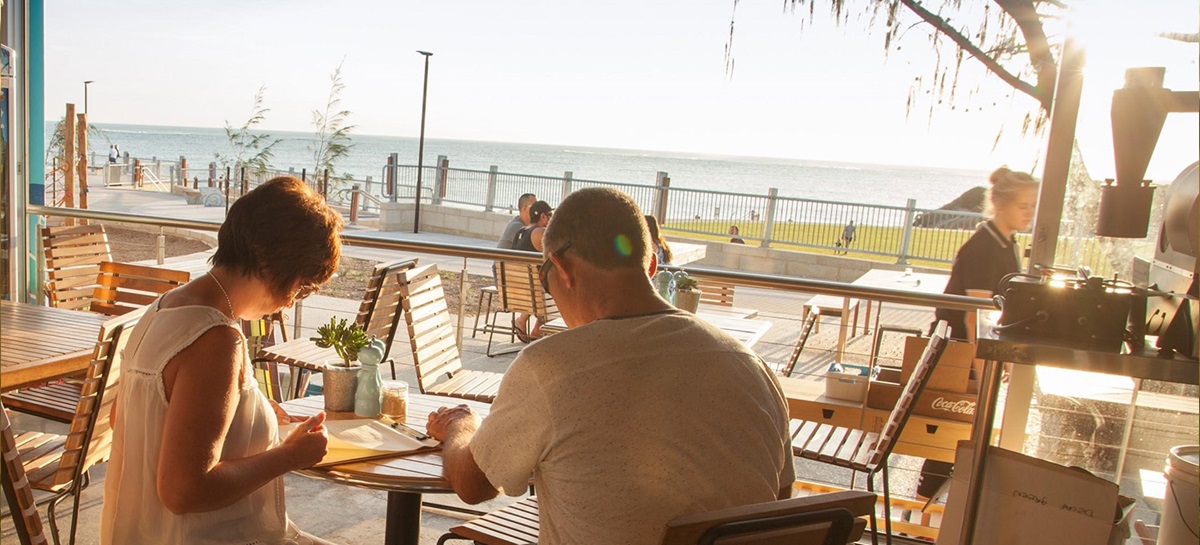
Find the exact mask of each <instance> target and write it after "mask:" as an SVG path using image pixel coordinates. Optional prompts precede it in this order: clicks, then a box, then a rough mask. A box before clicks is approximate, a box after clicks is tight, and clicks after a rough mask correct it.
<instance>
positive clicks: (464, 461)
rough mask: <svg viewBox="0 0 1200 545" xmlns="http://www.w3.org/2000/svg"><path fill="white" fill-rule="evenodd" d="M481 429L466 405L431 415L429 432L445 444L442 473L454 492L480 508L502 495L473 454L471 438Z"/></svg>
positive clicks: (448, 408) (445, 408)
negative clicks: (478, 504)
mask: <svg viewBox="0 0 1200 545" xmlns="http://www.w3.org/2000/svg"><path fill="white" fill-rule="evenodd" d="M478 429H479V420H478V419H477V418H476V417H475V413H473V412H471V409H470V408H469V407H467V406H466V405H459V406H457V407H441V408H439V409H438V410H437V411H436V412H432V413H429V424H428V425H427V426H426V431H428V432H429V435H431V436H433V438H434V439H437V440H439V441H441V442H442V458H443V462H442V472H443V475H445V477H446V480H448V481H450V486H451V488H453V489H454V492H455V493H456V494H458V497H459V498H461V499H462V500H463V501H465V502H467V503H470V504H476V503H480V502H484V501H487V500H490V499H492V498H495V497H496V496H497V495H498V494H499V493H500V491H499V490H497V489H496V487H495V486H492V483H491V481H488V478H487V475H485V474H484V473H483V470H482V469H479V465H478V464H476V463H475V455H473V454H471V449H470V444H471V438H472V437H474V436H475V431H476V430H478Z"/></svg>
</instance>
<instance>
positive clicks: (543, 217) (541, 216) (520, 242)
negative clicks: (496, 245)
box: [512, 201, 554, 252]
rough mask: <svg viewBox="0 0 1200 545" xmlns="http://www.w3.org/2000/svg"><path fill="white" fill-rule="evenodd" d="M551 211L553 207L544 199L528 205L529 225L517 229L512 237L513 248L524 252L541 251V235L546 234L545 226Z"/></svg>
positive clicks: (548, 222)
mask: <svg viewBox="0 0 1200 545" xmlns="http://www.w3.org/2000/svg"><path fill="white" fill-rule="evenodd" d="M553 212H554V209H553V208H550V203H548V202H546V201H537V202H535V203H533V204H531V205H529V225H526V226H525V227H522V228H521V230H520V231H517V236H516V237H514V238H513V245H512V247H513V249H514V250H524V251H526V252H540V251H542V237H543V236H545V234H546V226H547V225H550V216H551V215H552V214H553Z"/></svg>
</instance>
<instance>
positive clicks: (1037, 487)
mask: <svg viewBox="0 0 1200 545" xmlns="http://www.w3.org/2000/svg"><path fill="white" fill-rule="evenodd" d="M973 450H974V449H973V445H972V444H971V442H970V441H961V442H959V443H958V450H957V453H956V455H955V467H956V471H955V472H954V477H953V478H952V479H951V484H950V497H949V499H947V500H946V513H945V515H944V516H943V518H942V527H941V530H940V531H939V533H938V541H937V542H938V544H939V545H958V543H959V537H960V534H961V533H962V522H963V520H962V519H963V514H964V513H965V509H966V502H967V480H968V476H969V474H970V469H969V468H970V467H971V454H972V452H973ZM987 456H988V459H987V465H986V468H985V470H984V482H983V483H982V484H983V488H982V494H981V495H980V500H979V508H978V510H977V511H976V513H977V514H978V515H977V517H976V519H975V531H974V533H973V539H972V540H971V542H972V543H973V544H974V545H1001V544H1003V545H1008V544H1012V543H1020V544H1022V545H1026V544H1027V545H1037V544H1043V543H1044V544H1054V545H1072V544H1079V545H1095V544H1097V543H1109V540H1110V538H1111V536H1112V534H1113V532H1114V531H1116V530H1117V528H1116V526H1117V524H1118V523H1119V522H1120V521H1119V520H1114V518H1115V517H1114V513H1117V514H1118V515H1119V514H1120V512H1119V511H1118V503H1117V485H1116V484H1115V483H1111V482H1108V481H1106V480H1104V479H1101V478H1099V477H1096V476H1094V475H1092V474H1090V473H1088V472H1086V471H1083V470H1081V469H1078V468H1068V467H1064V466H1060V465H1058V464H1054V463H1051V462H1047V461H1045V460H1039V459H1037V458H1032V457H1029V456H1025V455H1023V454H1020V453H1017V452H1013V451H1010V450H1004V449H1001V448H998V447H988V453H987Z"/></svg>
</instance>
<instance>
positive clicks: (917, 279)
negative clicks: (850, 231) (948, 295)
mask: <svg viewBox="0 0 1200 545" xmlns="http://www.w3.org/2000/svg"><path fill="white" fill-rule="evenodd" d="M949 281H950V275H948V274H937V273H922V272H906V271H893V270H888V269H871V270H869V271H867V272H866V273H865V274H863V275H862V276H860V277H858V278H857V279H855V280H854V281H853V282H851V284H854V285H856V286H870V287H872V288H884V289H890V290H898V291H906V292H910V293H919V294H938V293H943V292H945V291H946V283H947V282H949ZM819 298H823V299H821V300H822V301H824V302H826V305H828V304H830V302H832V304H833V305H837V304H839V303H840V304H841V307H842V316H841V322H840V324H839V326H838V342H837V356H836V357H837V361H842V355H843V354H844V353H845V351H846V341H847V339H848V337H849V336H848V335H847V330H848V329H849V328H850V323H849V321H848V319H849V318H850V307H851V298H849V297H831V296H817V297H814V298H813V299H812V300H810V301H809V304H815V303H814V301H817V300H818V299H819ZM866 303H867V313H866V316H865V317H864V319H863V332H864V333H869V332H870V330H869V329H867V327H866V326H867V324H870V323H871V308H872V306H873V305H874V302H873V301H871V300H869V299H868V300H867V301H866ZM878 305H879V306H878V310H877V311H876V312H875V323H874V327H875V328H878V327H879V315H880V314H882V313H883V302H879V304H878ZM821 306H825V305H821ZM856 317H857V316H856Z"/></svg>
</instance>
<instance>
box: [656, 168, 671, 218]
mask: <svg viewBox="0 0 1200 545" xmlns="http://www.w3.org/2000/svg"><path fill="white" fill-rule="evenodd" d="M654 187H655V193H654V217H655V218H656V219H657V220H658V224H659V225H660V226H663V225H666V224H667V195H668V194H670V191H671V176H670V175H668V174H667V173H666V172H662V171H659V173H658V174H657V175H655V176H654Z"/></svg>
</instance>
